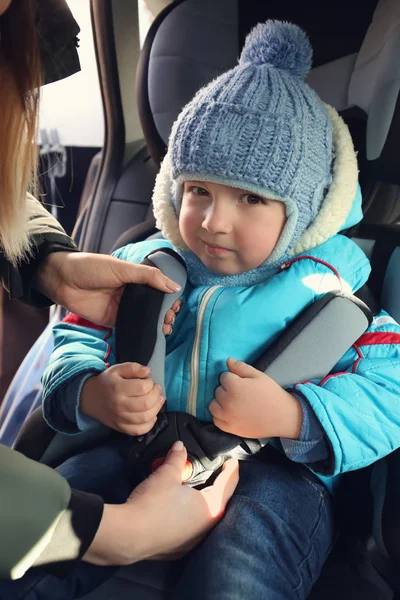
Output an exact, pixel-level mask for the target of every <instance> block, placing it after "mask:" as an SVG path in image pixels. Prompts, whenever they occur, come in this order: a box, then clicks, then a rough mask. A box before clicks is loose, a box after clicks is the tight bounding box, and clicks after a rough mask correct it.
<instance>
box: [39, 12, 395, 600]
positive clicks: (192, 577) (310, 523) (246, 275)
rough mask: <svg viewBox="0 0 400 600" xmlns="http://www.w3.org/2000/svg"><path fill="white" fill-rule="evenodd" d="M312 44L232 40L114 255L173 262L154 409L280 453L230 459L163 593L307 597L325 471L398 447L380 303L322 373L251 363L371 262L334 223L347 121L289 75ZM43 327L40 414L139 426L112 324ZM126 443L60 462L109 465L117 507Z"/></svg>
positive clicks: (135, 376)
mask: <svg viewBox="0 0 400 600" xmlns="http://www.w3.org/2000/svg"><path fill="white" fill-rule="evenodd" d="M311 55H312V50H311V47H310V44H309V42H308V40H307V38H306V36H305V34H304V32H303V31H302V30H301V29H299V28H298V27H296V26H294V25H291V24H288V23H280V22H274V21H269V22H267V23H266V24H262V25H258V26H257V27H256V28H255V29H254V30H253V31H252V32H251V33H250V34H249V36H248V38H247V40H246V44H245V47H244V50H243V52H242V55H241V57H240V61H239V64H238V66H237V67H235V68H234V69H232V70H230V71H228V72H227V73H224V74H223V75H221V76H220V77H218V78H217V79H215V80H214V81H213V82H211V83H210V84H209V85H208V86H207V87H205V88H203V89H201V90H200V91H199V92H198V93H197V95H196V96H195V97H194V99H193V100H192V101H191V102H190V103H189V104H188V105H187V106H186V107H185V108H184V109H183V111H182V113H181V114H180V116H179V117H178V119H177V121H176V123H175V124H174V127H173V130H172V133H171V137H170V140H169V149H168V154H167V156H166V157H165V159H164V162H163V165H162V168H161V171H160V174H159V175H158V178H157V183H156V187H155V192H154V199H153V200H154V212H155V215H156V217H157V221H158V226H159V228H160V229H161V231H162V232H163V234H164V237H165V238H166V241H164V240H163V241H160V240H153V241H147V242H142V243H139V244H135V245H129V246H126V247H125V248H122V249H121V250H119V251H117V253H116V255H117V256H118V257H119V258H123V259H125V260H128V261H133V262H141V261H142V260H143V258H144V257H145V256H146V255H147V254H148V253H149V252H151V251H152V250H154V249H155V248H159V247H170V246H171V245H172V247H173V248H175V249H176V250H177V251H178V252H179V253H180V254H181V256H182V257H183V258H184V260H185V263H186V265H187V269H188V279H189V283H188V285H187V286H186V289H185V290H184V293H183V296H182V305H181V308H180V310H179V313H178V314H177V316H176V322H175V324H174V328H173V331H172V333H171V335H169V336H168V338H167V356H166V374H165V389H166V395H167V400H168V410H172V411H174V410H180V411H188V412H191V413H193V414H195V415H196V416H197V417H198V418H199V419H201V420H205V421H207V420H208V421H211V420H213V421H214V423H215V424H216V425H217V427H219V428H220V429H222V430H224V431H228V432H230V433H233V434H237V435H239V436H244V437H247V438H264V437H270V438H274V439H275V442H274V444H275V446H277V447H279V448H280V450H281V451H280V452H279V451H277V450H274V449H273V448H272V449H271V448H267V450H266V451H265V452H264V456H263V460H262V461H261V460H255V461H250V462H245V463H242V464H241V471H240V472H241V477H240V482H239V485H238V488H237V490H236V492H235V494H234V496H233V498H232V500H231V502H230V504H229V506H228V509H227V513H226V515H225V517H224V519H223V520H222V521H221V522H220V523H219V524H218V525H217V526H216V528H215V529H214V530H213V531H212V532H211V534H210V535H209V536H208V538H207V539H206V540H205V541H204V542H203V543H202V544H201V545H200V546H199V547H198V548H197V550H195V551H194V552H193V553H192V554H191V555H190V556H189V558H188V560H187V562H186V564H185V568H184V570H183V575H182V579H181V581H180V582H179V584H178V588H177V589H176V591H175V595H174V596H173V597H174V598H195V599H197V598H198V599H202V600H203V599H205V598H207V599H212V600H213V599H217V598H218V600H222V599H224V598H226V599H229V600H233V599H236V598H237V599H238V600H239V599H240V600H245V599H246V598H249V599H250V598H251V599H252V598H268V599H278V598H279V599H281V598H294V597H296V598H306V597H307V595H308V594H309V592H310V590H311V587H312V586H313V584H314V582H315V581H316V579H317V578H318V576H319V573H320V570H321V568H322V565H323V563H324V561H325V559H326V557H327V555H328V553H329V550H330V548H331V545H332V540H333V536H334V527H333V522H332V507H331V494H332V493H333V491H334V488H335V484H336V482H337V479H338V476H339V475H340V474H341V473H343V472H345V471H350V470H354V469H359V468H362V467H365V466H367V465H368V464H371V463H372V462H374V461H376V460H377V459H379V458H381V457H383V456H385V455H386V454H388V453H389V452H391V451H393V450H394V449H395V448H397V447H398V446H399V445H400V435H399V432H400V427H399V426H400V411H399V398H400V345H399V343H400V327H399V326H398V325H397V324H396V323H395V322H394V320H393V319H391V318H390V317H389V316H388V315H387V314H386V313H381V314H380V315H379V316H378V317H377V318H375V319H374V322H373V324H372V325H371V327H370V329H369V333H368V334H367V335H364V336H362V338H360V340H359V341H358V343H357V344H355V345H354V346H353V347H352V348H351V349H350V350H349V351H348V352H347V353H346V354H345V356H343V358H342V359H341V360H340V361H339V363H338V364H337V365H336V367H335V368H334V369H333V371H332V372H331V373H330V374H329V375H328V376H327V377H325V379H323V380H322V381H307V382H293V383H294V384H295V385H293V387H290V388H288V389H286V390H285V389H282V388H281V387H280V386H279V385H278V384H276V383H275V382H274V381H273V380H272V379H271V378H269V377H268V376H267V375H265V374H263V373H261V372H260V371H257V370H256V369H254V368H253V367H251V366H250V365H251V364H252V362H253V361H254V360H255V359H256V358H257V357H258V356H259V355H260V353H261V351H262V350H263V349H265V348H266V347H267V346H268V345H269V344H271V343H272V342H273V341H274V340H275V339H276V338H277V337H278V336H279V335H280V333H281V332H282V331H283V330H284V329H285V327H286V326H287V324H288V323H290V322H291V321H292V320H293V319H294V318H295V317H296V316H297V315H298V314H299V313H300V312H301V311H302V310H303V309H304V308H305V307H307V306H308V305H309V304H310V303H312V302H314V301H315V300H316V299H317V298H318V297H319V296H320V295H322V294H324V293H326V292H327V291H330V290H333V289H341V290H344V291H351V292H355V291H357V290H358V289H359V288H361V287H362V286H363V285H364V283H365V282H366V281H367V279H368V276H369V273H370V266H369V262H368V260H367V258H366V257H365V255H364V254H363V252H362V251H361V250H360V249H359V248H358V246H357V245H356V244H355V243H354V242H352V241H351V240H349V239H348V238H346V237H344V236H342V235H340V234H338V232H339V231H340V230H342V229H344V228H346V227H349V226H351V225H353V224H355V223H356V222H358V221H359V220H360V219H361V216H362V215H361V198H360V193H359V188H358V184H357V162H356V157H355V153H354V149H353V145H352V142H351V138H350V135H349V132H348V130H347V127H346V126H345V125H344V123H343V122H342V120H341V119H340V117H339V116H338V115H337V113H336V111H335V110H334V109H332V108H331V107H328V106H326V105H324V104H323V103H322V101H321V100H320V99H319V98H318V96H317V95H316V94H315V92H313V91H312V90H311V89H310V88H309V87H308V85H307V84H306V83H305V82H304V77H305V76H306V74H307V72H308V70H309V69H310V66H311ZM174 309H175V311H177V310H178V305H175V306H174ZM137 318H138V319H139V318H140V315H137ZM171 321H172V318H171V313H170V314H169V315H168V317H167V319H166V322H167V324H166V326H165V331H166V332H167V331H168V330H169V327H168V323H170V322H171ZM338 326H339V327H340V323H338ZM54 334H55V350H54V352H53V355H52V357H51V360H50V363H49V365H48V367H47V370H46V373H45V375H44V415H45V418H46V419H47V421H48V423H49V424H50V425H51V426H52V427H53V428H55V429H57V430H58V431H63V432H66V433H78V432H80V431H84V430H86V429H88V428H91V427H97V426H98V423H99V422H100V423H103V424H105V425H107V426H109V427H112V428H113V429H116V430H117V431H120V432H122V433H124V434H129V435H138V434H142V433H145V432H146V431H149V430H150V429H151V427H152V425H153V424H154V422H155V419H156V416H157V413H158V412H159V410H160V408H161V406H162V404H163V402H164V400H165V399H164V398H163V397H162V396H161V393H160V386H159V385H157V384H154V382H153V381H152V379H151V373H149V370H148V369H146V368H145V367H141V366H138V365H133V364H123V365H115V364H114V363H115V355H114V334H113V332H112V331H104V330H102V329H99V328H96V327H95V326H93V325H91V324H90V323H87V322H83V321H82V320H80V319H79V318H77V317H75V316H74V315H70V316H68V317H67V318H66V319H65V320H64V322H63V323H61V324H60V325H58V326H57V327H56V328H55V332H54ZM109 365H111V366H109ZM227 369H228V370H227ZM130 444H131V442H130V441H129V438H127V437H123V438H122V439H121V441H120V443H118V444H117V443H115V444H114V445H108V446H105V447H102V448H97V449H95V450H93V451H91V452H88V453H84V454H82V455H80V456H77V457H74V458H72V459H70V460H69V461H68V464H66V466H65V467H64V469H65V470H64V472H63V474H64V475H65V474H66V475H67V476H68V478H69V480H70V481H71V484H72V485H74V487H81V489H86V490H87V491H93V492H100V493H106V490H107V489H109V481H110V477H111V476H112V478H113V481H114V482H116V483H115V485H113V486H112V487H113V494H114V495H113V498H112V501H115V502H120V501H123V500H124V499H125V497H126V495H127V494H128V493H129V492H130V489H129V483H128V481H129V479H128V475H127V473H126V472H125V468H126V467H125V465H126V456H127V452H128V450H129V447H130ZM62 468H63V467H61V469H62ZM108 493H109V492H108ZM108 501H110V500H109V499H108ZM184 525H185V524H184V523H182V526H183V527H184Z"/></svg>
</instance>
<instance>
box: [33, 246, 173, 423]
mask: <svg viewBox="0 0 400 600" xmlns="http://www.w3.org/2000/svg"><path fill="white" fill-rule="evenodd" d="M161 247H170V244H169V243H168V242H166V241H164V240H157V241H156V242H154V241H145V242H139V243H137V244H128V245H127V246H124V247H123V248H120V249H119V250H117V251H116V252H114V253H113V256H116V257H117V258H119V259H121V260H126V261H128V262H133V263H140V262H141V261H142V260H143V258H144V257H145V256H147V254H148V253H149V252H150V251H152V250H154V249H155V248H161ZM53 334H54V344H55V345H54V350H53V353H52V354H51V357H50V360H49V363H48V365H47V368H46V370H45V372H44V374H43V379H42V382H43V415H44V418H45V419H46V421H47V423H48V424H49V425H50V427H52V428H53V429H55V430H56V431H59V432H62V433H67V434H77V433H79V432H80V431H84V430H86V429H90V428H93V427H94V426H95V424H94V423H93V420H88V419H87V418H84V416H83V415H81V414H80V413H79V396H80V390H81V388H82V385H83V383H84V378H85V376H86V375H94V374H98V373H101V372H102V371H104V370H105V369H106V368H107V366H111V365H114V364H115V362H116V357H115V336H114V331H113V330H112V329H110V328H109V327H101V326H98V325H95V324H94V323H91V322H90V321H88V320H86V319H82V318H81V317H78V316H76V315H73V314H69V315H68V316H67V317H66V318H65V319H64V320H63V321H62V322H61V323H59V324H58V325H56V326H55V327H54V330H53ZM97 425H98V424H97Z"/></svg>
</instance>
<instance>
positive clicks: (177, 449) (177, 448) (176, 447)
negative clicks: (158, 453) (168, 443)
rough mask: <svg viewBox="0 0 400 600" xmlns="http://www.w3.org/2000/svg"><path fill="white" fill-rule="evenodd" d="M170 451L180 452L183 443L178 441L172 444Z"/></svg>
mask: <svg viewBox="0 0 400 600" xmlns="http://www.w3.org/2000/svg"><path fill="white" fill-rule="evenodd" d="M171 450H174V452H182V450H183V442H181V440H178V441H177V442H175V443H174V445H173V446H172V448H171Z"/></svg>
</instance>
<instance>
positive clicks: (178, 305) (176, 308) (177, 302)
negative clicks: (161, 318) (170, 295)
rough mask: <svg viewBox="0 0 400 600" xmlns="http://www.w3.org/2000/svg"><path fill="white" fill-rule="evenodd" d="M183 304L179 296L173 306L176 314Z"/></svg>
mask: <svg viewBox="0 0 400 600" xmlns="http://www.w3.org/2000/svg"><path fill="white" fill-rule="evenodd" d="M181 306H182V301H181V300H179V298H178V300H175V302H174V303H173V305H172V306H171V309H172V310H173V311H174V313H175V314H177V313H178V312H179V311H180V309H181Z"/></svg>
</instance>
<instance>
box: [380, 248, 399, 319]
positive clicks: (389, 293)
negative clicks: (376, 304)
mask: <svg viewBox="0 0 400 600" xmlns="http://www.w3.org/2000/svg"><path fill="white" fill-rule="evenodd" d="M382 306H383V308H384V309H385V310H387V311H388V313H389V314H390V315H391V316H392V317H393V318H394V319H396V321H397V322H398V323H400V248H396V250H395V251H394V252H393V254H392V257H391V259H390V261H389V264H388V268H387V271H386V277H385V280H384V282H383V290H382Z"/></svg>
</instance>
